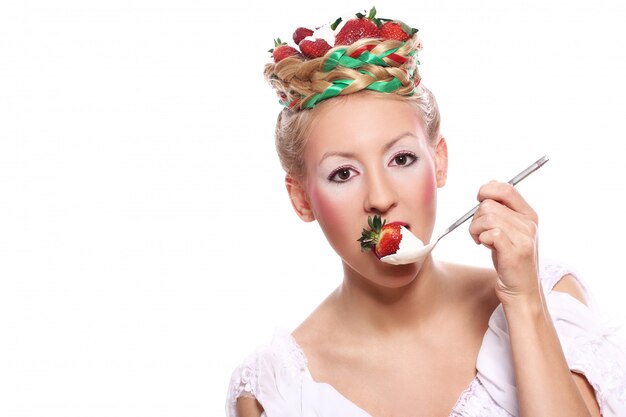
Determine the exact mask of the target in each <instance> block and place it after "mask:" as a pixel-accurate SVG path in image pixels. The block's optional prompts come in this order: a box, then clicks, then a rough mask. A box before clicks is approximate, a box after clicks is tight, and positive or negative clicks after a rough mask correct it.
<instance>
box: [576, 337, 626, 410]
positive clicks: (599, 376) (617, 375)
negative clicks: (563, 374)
mask: <svg viewBox="0 0 626 417" xmlns="http://www.w3.org/2000/svg"><path fill="white" fill-rule="evenodd" d="M565 356H566V357H567V360H568V364H569V367H570V369H572V371H574V372H579V373H581V374H583V375H585V377H586V378H587V381H589V384H591V386H592V387H593V389H594V391H595V393H596V400H597V401H598V404H599V405H600V411H601V412H602V414H603V415H617V413H616V411H617V410H614V409H613V408H614V407H616V406H618V407H619V406H621V407H624V408H623V409H622V410H621V411H622V412H623V411H626V369H625V368H624V367H623V366H624V365H626V357H624V353H623V352H622V351H621V349H620V348H619V346H618V345H615V344H613V343H612V341H611V340H609V339H608V337H607V336H595V337H593V336H591V335H581V336H579V337H577V338H576V339H575V340H573V341H572V342H571V343H570V344H569V346H567V347H566V351H565ZM609 359H610V360H609ZM618 404H619V405H618ZM609 409H611V411H612V413H609V412H608V411H609ZM619 415H621V414H619Z"/></svg>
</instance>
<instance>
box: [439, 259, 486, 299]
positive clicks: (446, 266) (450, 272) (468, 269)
mask: <svg viewBox="0 0 626 417" xmlns="http://www.w3.org/2000/svg"><path fill="white" fill-rule="evenodd" d="M437 269H439V271H440V273H441V274H442V275H443V276H445V279H446V280H447V281H450V282H451V283H452V284H453V286H454V288H455V290H456V291H459V293H460V294H459V295H460V296H462V297H465V296H466V295H468V294H471V295H472V299H474V300H476V301H477V302H479V303H480V304H489V305H492V307H493V308H495V306H496V305H497V304H498V299H497V297H496V296H495V291H494V288H495V282H496V278H497V274H496V271H495V270H494V269H493V268H485V267H479V266H472V265H462V264H455V263H448V262H437Z"/></svg>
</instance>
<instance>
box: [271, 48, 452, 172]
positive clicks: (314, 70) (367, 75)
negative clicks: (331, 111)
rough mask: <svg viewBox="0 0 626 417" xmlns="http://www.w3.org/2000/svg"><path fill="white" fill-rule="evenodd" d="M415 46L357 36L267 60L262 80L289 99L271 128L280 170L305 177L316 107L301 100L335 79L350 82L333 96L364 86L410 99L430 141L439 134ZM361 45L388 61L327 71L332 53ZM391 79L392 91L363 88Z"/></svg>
mask: <svg viewBox="0 0 626 417" xmlns="http://www.w3.org/2000/svg"><path fill="white" fill-rule="evenodd" d="M420 46H421V45H419V40H418V39H417V36H415V37H413V38H411V39H410V40H408V41H406V42H400V41H396V40H378V39H362V40H360V41H357V42H355V43H354V44H352V45H350V46H348V47H346V46H342V47H336V48H333V49H331V50H330V51H328V52H327V53H326V55H325V56H324V57H321V58H315V59H311V60H305V61H303V60H302V59H298V58H291V57H290V58H286V59H283V60H281V61H279V62H278V63H272V64H267V65H266V67H265V77H266V80H267V81H268V82H269V83H270V84H271V85H272V87H273V88H274V89H275V90H276V92H277V94H278V95H279V97H281V99H282V101H283V102H285V103H291V106H290V107H289V106H288V107H286V108H285V109H283V110H282V111H281V112H280V113H279V115H278V120H277V122H276V130H275V139H276V150H277V152H278V156H279V159H280V162H281V165H282V167H283V169H284V170H285V172H286V173H287V174H289V175H291V176H292V177H294V178H298V179H303V178H304V177H305V166H304V147H305V145H306V141H307V138H308V135H309V132H310V130H311V127H312V125H313V121H314V120H315V118H316V115H317V113H318V112H319V106H318V105H315V106H313V107H312V108H307V107H306V105H307V103H308V102H309V101H310V100H316V99H317V98H319V96H320V95H321V94H322V93H324V91H326V89H328V88H329V87H331V86H333V81H336V80H352V81H351V82H350V83H349V85H348V86H347V87H345V88H343V89H342V90H341V91H340V92H339V95H338V96H337V98H333V99H332V100H333V101H335V100H337V99H338V98H340V97H344V96H346V95H349V94H354V93H358V92H366V91H367V92H368V93H371V94H378V95H384V97H389V98H393V99H398V100H405V101H408V102H410V103H412V104H414V105H415V108H416V110H418V111H419V113H420V115H421V116H422V120H423V122H424V128H425V130H426V133H427V135H428V138H429V140H430V141H431V143H435V142H436V141H437V140H438V138H439V134H440V133H439V129H440V115H439V108H438V105H437V101H436V99H435V97H434V95H433V94H432V92H430V90H428V89H427V88H426V87H425V86H424V85H422V84H421V83H420V76H419V72H418V70H417V64H418V61H417V58H416V56H415V53H416V52H417V50H418V49H419V48H420ZM396 48H397V50H396V51H395V52H394V53H393V54H384V52H385V51H389V50H391V49H396ZM365 49H366V50H368V51H370V53H371V54H373V55H379V54H382V55H381V56H382V60H384V61H385V63H386V64H387V66H381V65H375V64H364V65H361V66H359V67H358V69H352V68H348V67H345V66H342V65H337V66H335V67H334V68H332V69H330V70H328V65H327V60H328V58H329V57H330V56H331V55H332V54H333V53H334V52H336V51H338V50H345V53H344V55H347V56H351V55H353V54H355V53H356V54H358V53H359V50H365ZM355 51H356V52H355ZM340 52H341V51H340ZM336 56H337V53H335V57H336ZM394 58H395V59H397V60H395V59H394ZM325 66H326V68H325ZM324 69H326V71H325V70H324ZM394 78H395V79H397V80H399V81H400V87H399V88H397V89H396V90H394V91H393V92H385V93H381V92H376V91H371V88H368V87H370V86H371V85H372V84H373V83H375V82H380V81H383V82H387V81H390V80H393V79H394Z"/></svg>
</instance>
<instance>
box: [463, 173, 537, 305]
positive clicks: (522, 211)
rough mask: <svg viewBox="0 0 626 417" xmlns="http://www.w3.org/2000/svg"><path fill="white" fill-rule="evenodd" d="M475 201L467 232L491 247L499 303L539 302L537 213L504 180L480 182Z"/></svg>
mask: <svg viewBox="0 0 626 417" xmlns="http://www.w3.org/2000/svg"><path fill="white" fill-rule="evenodd" d="M478 201H480V207H479V208H478V210H477V211H476V213H475V214H474V218H473V219H472V223H471V224H470V227H469V231H470V234H471V235H472V238H473V239H474V241H475V242H476V243H477V244H482V245H484V246H486V247H488V248H489V249H491V256H492V259H493V265H494V267H495V268H496V271H497V273H498V281H497V283H496V294H497V296H498V298H499V299H500V302H501V303H502V304H503V305H504V306H506V305H507V304H510V303H515V302H517V301H523V302H533V301H535V302H540V300H541V295H540V285H539V278H538V261H537V222H538V219H537V214H536V213H535V211H534V210H533V209H532V208H531V207H530V206H529V205H528V203H527V202H526V200H524V198H523V197H522V196H521V195H520V194H519V192H518V191H517V189H515V187H513V186H512V185H511V184H508V183H501V182H496V181H492V182H489V183H487V184H485V185H483V186H482V187H481V188H480V190H479V192H478Z"/></svg>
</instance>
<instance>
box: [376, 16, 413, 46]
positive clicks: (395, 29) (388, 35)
mask: <svg viewBox="0 0 626 417" xmlns="http://www.w3.org/2000/svg"><path fill="white" fill-rule="evenodd" d="M382 20H384V19H382ZM416 32H417V29H413V28H410V27H409V26H407V25H406V24H405V23H402V22H400V21H399V20H389V21H386V22H385V23H383V25H382V26H381V27H380V34H381V36H382V38H383V39H395V40H398V41H405V40H407V39H409V38H410V37H411V36H413V35H414V34H415V33H416Z"/></svg>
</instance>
